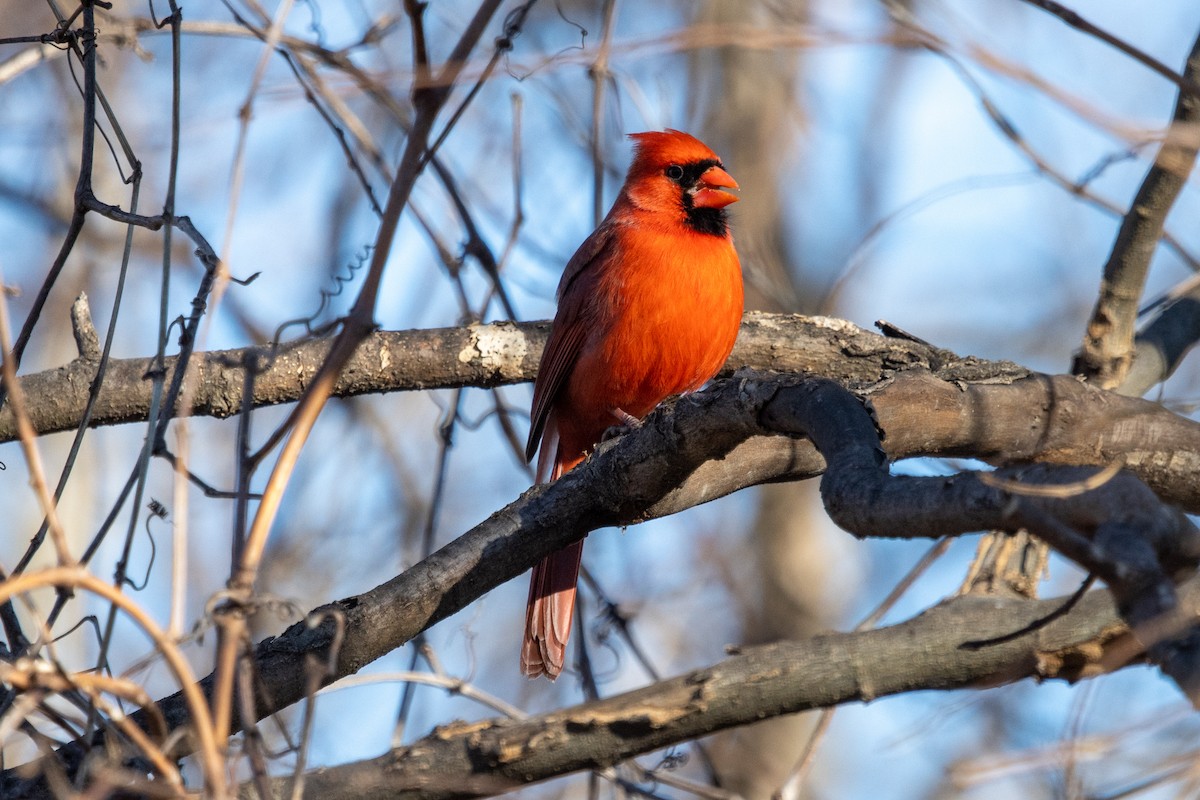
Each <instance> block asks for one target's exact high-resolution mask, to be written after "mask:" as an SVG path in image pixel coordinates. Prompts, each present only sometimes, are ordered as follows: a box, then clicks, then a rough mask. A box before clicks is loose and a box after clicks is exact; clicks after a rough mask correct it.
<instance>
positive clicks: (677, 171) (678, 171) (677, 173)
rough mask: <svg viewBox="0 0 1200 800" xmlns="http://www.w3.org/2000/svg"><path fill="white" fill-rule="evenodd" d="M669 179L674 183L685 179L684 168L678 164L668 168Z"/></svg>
mask: <svg viewBox="0 0 1200 800" xmlns="http://www.w3.org/2000/svg"><path fill="white" fill-rule="evenodd" d="M667 177H668V178H670V179H671V180H673V181H677V180H679V179H680V178H682V177H683V167H681V166H679V165H678V164H672V165H671V166H669V167H667Z"/></svg>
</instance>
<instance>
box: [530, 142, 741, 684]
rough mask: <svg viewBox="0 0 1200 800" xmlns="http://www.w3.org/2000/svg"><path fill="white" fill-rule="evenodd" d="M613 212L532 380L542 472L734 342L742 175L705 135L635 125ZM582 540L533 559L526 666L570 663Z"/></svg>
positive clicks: (579, 268)
mask: <svg viewBox="0 0 1200 800" xmlns="http://www.w3.org/2000/svg"><path fill="white" fill-rule="evenodd" d="M630 138H631V139H633V140H634V142H635V145H634V155H633V163H632V164H631V165H630V167H629V174H628V175H627V176H626V177H625V185H624V186H623V187H621V193H620V194H619V195H618V196H617V199H616V202H614V203H613V207H612V210H610V211H609V212H608V216H607V217H605V219H604V221H603V222H602V223H600V227H598V228H597V229H596V230H595V232H593V233H592V235H591V236H589V237H588V238H587V240H586V241H584V243H583V244H582V245H580V247H579V250H577V251H576V252H575V255H574V256H572V257H571V260H570V261H569V262H567V267H566V269H565V270H564V271H563V276H562V281H561V282H560V283H559V285H558V313H557V314H556V315H555V317H554V325H553V327H552V328H551V329H550V340H549V341H548V342H547V344H546V350H545V352H543V353H542V361H541V366H540V367H539V369H538V376H537V382H536V383H535V384H534V387H533V411H532V426H531V428H530V430H529V443H528V444H527V445H526V448H525V458H526V459H527V460H528V459H531V458H533V454H534V452H535V451H536V450H537V449H538V443H539V440H540V443H541V455H540V456H539V457H538V469H537V474H538V480H539V481H547V480H554V479H556V478H558V477H559V476H560V475H562V474H563V473H564V472H566V471H567V470H569V469H571V468H572V467H574V466H575V465H576V464H578V463H579V462H580V461H582V460H583V459H584V457H585V456H586V455H587V453H588V451H589V450H590V449H591V448H592V447H594V446H595V445H596V443H597V442H599V441H600V439H601V437H602V436H603V435H604V432H605V431H606V430H608V429H609V428H611V427H613V426H617V425H629V424H631V423H635V422H637V421H638V420H640V419H642V418H643V417H645V416H646V415H647V414H649V413H650V411H651V410H653V409H654V407H655V406H657V405H658V404H659V403H660V402H661V401H662V400H663V399H664V398H666V397H668V396H670V395H673V394H678V393H680V392H690V391H692V390H694V389H698V388H699V387H700V386H701V385H703V384H704V382H705V381H707V380H708V379H709V378H711V377H712V376H713V375H715V374H716V372H717V370H718V369H720V368H721V365H722V364H724V363H725V359H726V358H728V357H729V353H730V351H731V350H732V349H733V342H734V339H736V338H737V332H738V326H739V325H740V324H741V320H742V269H741V264H740V263H739V262H738V257H737V252H736V251H734V249H733V238H732V237H731V236H730V235H729V224H728V222H727V220H726V216H725V210H724V209H725V206H727V205H729V204H730V203H734V202H737V199H738V198H737V196H736V195H733V194H731V193H730V192H729V191H728V190H729V189H737V188H738V185H737V181H735V180H734V179H733V178H732V177H730V175H729V173H728V172H726V171H725V168H724V166H723V165H722V164H721V160H720V159H719V158H717V155H716V154H715V153H714V152H713V151H712V150H710V149H708V147H706V146H705V145H704V143H703V142H701V141H700V140H699V139H696V138H695V137H693V136H689V135H688V134H686V133H682V132H680V131H674V130H667V131H664V132H662V133H658V132H655V133H635V134H632V135H631V136H630ZM582 555H583V542H582V541H579V542H576V543H575V544H572V545H570V546H568V547H565V548H563V549H562V550H559V551H558V552H557V553H553V554H552V555H550V556H547V557H546V558H545V559H544V560H543V561H542V562H541V563H540V564H538V565H537V566H536V567H534V568H533V576H532V580H531V581H530V585H529V605H528V607H527V609H526V612H525V641H524V643H523V645H522V647H521V671H522V672H524V673H525V675H527V676H529V677H530V678H536V677H537V676H539V675H546V676H548V677H549V678H550V679H551V680H553V679H554V678H556V677H558V674H559V673H560V672H562V668H563V662H564V661H565V658H566V649H567V637H568V636H569V635H570V633H571V616H572V613H573V610H574V607H575V582H576V580H577V579H578V577H579V563H580V558H581V557H582Z"/></svg>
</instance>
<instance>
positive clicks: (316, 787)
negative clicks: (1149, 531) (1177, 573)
mask: <svg viewBox="0 0 1200 800" xmlns="http://www.w3.org/2000/svg"><path fill="white" fill-rule="evenodd" d="M1187 588H1188V593H1187V599H1188V602H1189V603H1190V604H1192V607H1194V604H1195V603H1196V602H1197V599H1200V597H1198V596H1200V582H1197V581H1192V582H1190V583H1189V584H1188V587H1187ZM1063 602H1064V599H1063V598H1054V599H1049V600H1041V601H1032V600H1024V599H1000V598H983V597H977V596H963V597H958V598H955V599H953V600H949V601H947V602H945V603H942V604H941V605H938V606H936V607H934V608H931V609H930V610H928V611H926V612H924V613H922V614H920V615H919V616H917V617H914V618H913V619H910V620H908V621H906V622H902V623H900V624H898V625H893V626H890V627H886V628H880V629H876V630H871V631H863V632H857V633H832V634H826V635H822V636H815V637H813V638H811V639H807V640H804V641H796V642H778V643H776V644H770V645H765V646H759V647H753V648H746V649H744V650H740V651H739V652H737V654H736V655H734V656H733V657H731V658H728V659H726V660H724V661H721V662H719V663H717V664H714V665H713V666H711V667H706V668H704V669H699V670H694V671H692V672H689V673H686V674H684V675H681V676H679V677H676V678H671V679H669V680H665V681H661V682H658V683H655V684H652V685H650V686H647V687H644V688H642V689H638V690H635V691H632V692H627V693H625V694H620V695H617V696H615V697H610V698H607V699H604V700H598V701H595V702H591V703H585V704H582V705H577V706H572V707H570V708H565V709H562V710H558V711H553V712H550V713H548V714H543V715H540V716H537V717H531V718H528V719H524V720H511V719H507V718H497V719H490V720H485V721H481V722H474V723H457V724H451V725H448V726H444V727H440V728H438V729H437V730H436V731H435V732H434V733H432V734H430V735H429V736H426V737H425V738H423V739H421V740H419V741H416V742H414V743H413V744H411V745H409V746H408V747H403V748H398V749H395V750H391V751H389V752H388V753H385V754H384V755H382V756H379V757H378V758H374V759H369V760H365V761H359V762H355V763H352V764H343V765H339V766H336V767H330V768H325V769H318V770H314V771H313V772H310V773H309V774H308V776H307V778H306V782H305V786H304V794H303V796H304V797H306V798H327V799H328V800H342V799H343V798H354V800H375V798H380V800H383V798H420V799H421V800H443V799H444V798H463V797H479V796H485V795H492V794H499V793H501V792H505V791H511V790H513V789H515V788H517V787H520V786H523V785H526V784H529V783H534V782H537V781H542V780H546V779H548V778H553V777H558V776H561V775H566V774H568V773H571V772H576V771H580V770H587V769H596V768H603V767H608V766H612V765H615V764H618V763H620V762H621V761H623V760H625V759H628V758H631V757H633V756H636V755H639V754H643V753H648V752H652V751H654V750H658V749H661V748H664V747H669V746H671V745H673V744H678V743H680V742H684V741H688V740H690V739H695V738H697V737H700V736H704V735H707V734H710V733H714V732H716V731H720V730H725V729H727V728H732V727H735V726H738V725H745V724H749V723H752V722H757V721H759V720H760V719H762V718H764V717H774V716H779V715H782V714H792V713H796V712H798V711H806V710H809V709H813V708H826V707H829V706H832V705H838V704H842V703H853V702H862V701H869V700H874V699H877V698H880V697H887V696H889V695H893V694H900V693H903V692H910V691H916V690H929V689H941V690H947V689H961V688H968V687H972V688H983V687H988V686H996V685H1001V684H1006V683H1013V682H1016V681H1019V680H1023V679H1025V678H1034V679H1036V680H1051V679H1065V680H1068V681H1077V680H1080V679H1083V678H1086V677H1091V676H1094V675H1096V674H1099V673H1100V672H1102V671H1103V670H1104V669H1105V660H1104V657H1105V655H1106V654H1107V653H1109V652H1112V651H1115V650H1118V649H1119V648H1120V646H1121V645H1122V643H1123V642H1124V641H1125V639H1126V638H1127V635H1126V634H1125V633H1124V632H1123V630H1122V627H1123V626H1122V624H1121V622H1120V619H1119V617H1118V616H1117V613H1116V610H1115V608H1114V606H1113V603H1112V599H1111V597H1110V596H1109V594H1108V593H1107V592H1104V591H1096V592H1092V593H1090V594H1089V595H1087V596H1086V597H1084V598H1083V599H1082V600H1081V601H1080V602H1079V603H1078V604H1076V605H1075V606H1074V607H1073V608H1072V609H1071V610H1070V611H1069V612H1067V613H1066V614H1064V615H1063V616H1061V617H1059V618H1058V619H1056V620H1054V621H1053V622H1051V623H1049V624H1048V625H1046V626H1045V627H1043V628H1040V629H1038V630H1037V631H1036V632H1035V633H1030V634H1027V635H1024V636H1021V637H1019V638H1016V639H1013V640H1011V641H1003V642H999V643H997V644H995V645H992V646H987V647H982V648H981V647H974V646H972V645H973V640H977V639H980V638H985V639H996V640H1000V639H1002V638H1003V637H1004V636H1005V634H1008V633H1011V632H1012V631H1014V630H1019V629H1021V628H1023V627H1026V626H1029V625H1032V624H1034V623H1036V622H1037V621H1038V620H1041V619H1044V618H1046V617H1047V616H1048V615H1050V614H1052V613H1054V612H1055V611H1056V610H1058V609H1060V607H1061V606H1062V604H1063ZM1080 642H1095V643H1096V645H1095V646H1090V647H1079V646H1078V643H1080ZM271 789H272V792H271V795H270V797H271V798H286V797H289V796H290V791H291V779H290V778H279V779H275V780H273V781H272V782H271ZM251 792H252V790H251V789H250V788H249V787H244V788H243V791H242V793H241V796H242V797H250V796H252V793H251Z"/></svg>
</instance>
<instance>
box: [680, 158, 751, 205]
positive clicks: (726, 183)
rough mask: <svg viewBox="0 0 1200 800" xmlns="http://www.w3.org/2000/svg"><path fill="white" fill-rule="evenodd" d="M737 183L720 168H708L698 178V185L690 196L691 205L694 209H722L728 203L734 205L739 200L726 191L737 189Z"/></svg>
mask: <svg viewBox="0 0 1200 800" xmlns="http://www.w3.org/2000/svg"><path fill="white" fill-rule="evenodd" d="M738 188H741V187H739V186H738V182H737V181H735V180H734V179H733V176H732V175H730V174H729V173H728V172H726V171H725V170H723V169H721V168H720V167H709V168H708V169H706V170H704V174H703V175H701V176H700V185H699V187H698V188H697V189H696V192H695V194H693V195H692V205H694V206H695V207H696V208H724V207H725V206H727V205H729V204H730V203H736V202H737V201H738V200H740V199H741V198H739V197H738V196H737V195H735V194H732V193H730V192H728V191H726V190H727V189H738Z"/></svg>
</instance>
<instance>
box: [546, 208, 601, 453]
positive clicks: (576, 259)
mask: <svg viewBox="0 0 1200 800" xmlns="http://www.w3.org/2000/svg"><path fill="white" fill-rule="evenodd" d="M616 228H617V225H616V224H614V223H612V222H610V221H605V222H604V223H603V224H601V226H600V227H599V228H597V229H596V230H595V231H593V232H592V235H591V236H589V237H588V238H587V239H585V240H584V242H583V244H581V245H580V246H579V249H578V250H576V251H575V255H573V256H571V260H570V261H568V262H567V266H566V268H565V269H564V270H563V276H562V280H561V281H560V282H559V284H558V312H557V313H556V314H555V315H554V324H553V325H552V326H551V328H550V339H549V340H548V341H547V342H546V349H545V351H544V352H543V353H542V361H541V364H540V366H539V367H538V374H537V380H536V381H535V382H534V384H533V410H532V411H531V412H530V425H529V441H528V442H526V444H525V460H526V461H528V460H530V459H532V458H533V454H534V453H535V452H537V448H538V442H539V440H540V439H541V436H542V430H543V429H544V428H545V426H546V419H547V417H548V415H549V413H550V406H551V405H552V404H553V403H554V399H555V398H556V397H557V396H558V393H559V391H561V390H562V387H563V385H564V384H565V383H566V381H567V377H568V376H569V375H570V374H571V370H572V369H573V368H574V366H575V362H576V361H577V360H578V358H579V351H580V349H581V348H582V347H583V342H584V339H586V338H587V334H588V329H589V327H590V326H591V324H592V322H593V321H592V320H591V319H589V318H588V315H586V314H585V313H584V308H585V305H586V303H587V300H588V298H589V295H590V291H589V289H588V287H587V286H586V285H584V284H586V283H590V282H594V281H595V280H596V274H597V272H598V269H599V267H600V266H601V265H603V264H604V263H606V262H607V261H609V260H610V259H611V258H612V257H613V254H614V251H615V249H616V246H617V240H618V237H617V235H616V234H617V230H616ZM577 284H580V285H577ZM551 455H553V454H551Z"/></svg>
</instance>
